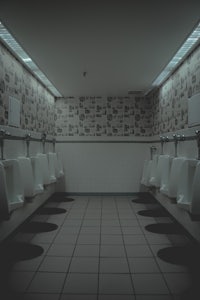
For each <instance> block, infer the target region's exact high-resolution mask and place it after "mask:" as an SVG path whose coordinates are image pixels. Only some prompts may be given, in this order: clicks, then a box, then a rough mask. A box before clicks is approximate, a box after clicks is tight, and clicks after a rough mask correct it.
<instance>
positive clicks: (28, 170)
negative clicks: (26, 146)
mask: <svg viewBox="0 0 200 300" xmlns="http://www.w3.org/2000/svg"><path fill="white" fill-rule="evenodd" d="M18 161H19V167H20V172H21V178H22V183H23V188H24V197H25V198H31V197H34V196H35V194H36V191H35V186H34V176H33V168H32V164H31V159H30V158H28V157H23V156H20V157H18Z"/></svg>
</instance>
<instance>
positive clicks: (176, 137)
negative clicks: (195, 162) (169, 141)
mask: <svg viewBox="0 0 200 300" xmlns="http://www.w3.org/2000/svg"><path fill="white" fill-rule="evenodd" d="M173 139H174V146H175V154H174V156H175V157H177V146H178V136H177V134H175V133H174V134H173Z"/></svg>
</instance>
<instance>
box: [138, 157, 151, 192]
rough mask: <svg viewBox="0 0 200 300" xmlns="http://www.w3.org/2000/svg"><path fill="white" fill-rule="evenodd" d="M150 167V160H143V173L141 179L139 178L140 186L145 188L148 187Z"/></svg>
mask: <svg viewBox="0 0 200 300" xmlns="http://www.w3.org/2000/svg"><path fill="white" fill-rule="evenodd" d="M151 167H152V160H145V162H144V167H143V172H142V178H141V184H143V185H145V186H149V185H150V183H149V179H150V174H151Z"/></svg>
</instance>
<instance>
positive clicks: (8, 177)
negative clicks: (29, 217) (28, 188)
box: [0, 159, 24, 219]
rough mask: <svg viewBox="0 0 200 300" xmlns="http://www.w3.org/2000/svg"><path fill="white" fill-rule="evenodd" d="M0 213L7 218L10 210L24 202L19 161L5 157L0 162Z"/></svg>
mask: <svg viewBox="0 0 200 300" xmlns="http://www.w3.org/2000/svg"><path fill="white" fill-rule="evenodd" d="M0 185H1V190H0V196H1V197H0V199H1V200H0V214H1V217H2V218H4V219H8V217H9V214H10V212H11V211H13V210H15V209H17V208H19V207H22V206H23V204H24V194H23V193H24V191H23V184H22V180H21V174H20V167H19V161H18V160H17V159H6V160H3V161H1V162H0Z"/></svg>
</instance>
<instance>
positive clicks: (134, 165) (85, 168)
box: [57, 140, 150, 193]
mask: <svg viewBox="0 0 200 300" xmlns="http://www.w3.org/2000/svg"><path fill="white" fill-rule="evenodd" d="M149 147H150V144H149V143H144V140H141V142H139V141H135V142H134V141H132V142H130V141H124V142H123V141H118V142H117V141H115V142H114V141H96V142H95V141H92V142H91V141H69V140H68V141H67V140H66V141H60V143H58V144H57V152H58V153H59V154H60V156H61V159H62V161H63V167H64V170H65V182H64V189H65V191H66V192H71V193H73V192H76V193H131V192H138V191H139V189H140V180H141V174H142V168H143V163H144V160H145V159H146V158H147V157H148V158H150V150H149Z"/></svg>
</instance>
